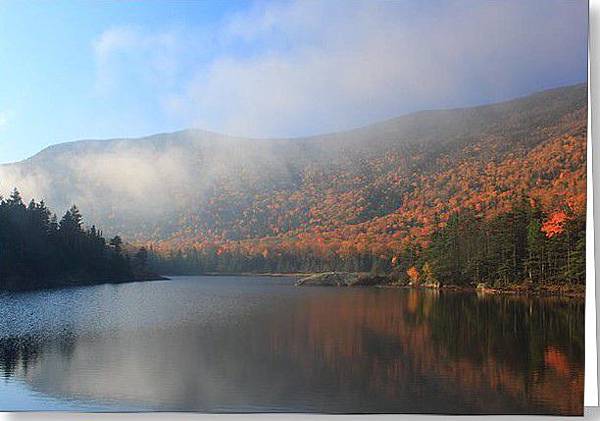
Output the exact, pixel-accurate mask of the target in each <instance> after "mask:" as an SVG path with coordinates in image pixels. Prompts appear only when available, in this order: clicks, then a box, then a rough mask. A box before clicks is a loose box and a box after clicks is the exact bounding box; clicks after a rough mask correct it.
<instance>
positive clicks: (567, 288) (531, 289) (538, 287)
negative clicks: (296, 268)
mask: <svg viewBox="0 0 600 421" xmlns="http://www.w3.org/2000/svg"><path fill="white" fill-rule="evenodd" d="M327 273H336V272H316V273H298V272H293V273H281V272H273V273H253V272H207V273H203V274H196V275H182V276H267V277H274V278H286V277H288V278H297V279H298V280H299V281H300V280H302V279H306V278H309V277H312V276H323V275H324V274H327ZM337 273H340V274H342V272H337ZM173 276H175V275H173ZM378 276H379V277H386V276H387V275H378ZM305 286H329V287H340V288H343V287H346V288H348V287H355V288H365V287H372V288H389V289H414V290H434V291H435V290H441V291H456V292H476V293H479V294H482V295H514V296H538V297H568V298H579V299H581V298H585V285H561V284H550V283H549V284H525V285H506V286H502V287H492V286H481V285H480V286H475V285H471V286H465V285H453V284H443V285H440V286H439V287H433V286H430V285H425V284H421V285H408V284H401V283H394V282H392V281H390V282H389V283H375V284H371V285H347V286H346V285H333V284H313V285H309V284H307V285H305Z"/></svg>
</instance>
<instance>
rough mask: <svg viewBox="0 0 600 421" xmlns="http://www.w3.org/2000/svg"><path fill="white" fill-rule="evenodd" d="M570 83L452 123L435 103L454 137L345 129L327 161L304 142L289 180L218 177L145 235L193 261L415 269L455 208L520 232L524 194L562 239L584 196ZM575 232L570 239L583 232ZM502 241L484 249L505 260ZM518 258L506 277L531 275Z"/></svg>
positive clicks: (165, 253) (579, 122)
mask: <svg viewBox="0 0 600 421" xmlns="http://www.w3.org/2000/svg"><path fill="white" fill-rule="evenodd" d="M565 89H567V90H566V91H564V92H563V91H561V92H562V93H561V95H558V94H557V95H556V96H552V97H551V98H546V97H544V96H543V95H544V94H540V95H542V96H539V97H536V96H534V97H528V98H526V99H524V100H518V101H515V102H514V103H507V104H505V105H502V106H496V108H490V109H489V110H488V109H486V108H484V109H481V111H479V112H478V114H476V115H475V116H474V117H469V118H471V120H469V121H468V122H465V121H461V120H460V118H462V117H460V118H459V117H452V118H455V119H458V120H456V121H457V122H455V123H452V124H453V125H451V124H450V123H446V122H445V120H444V118H450V117H446V115H445V114H443V113H442V112H440V113H439V115H438V116H437V117H436V118H437V119H438V120H439V121H442V122H443V123H440V127H445V126H444V124H446V125H447V126H448V131H447V133H452V135H451V137H449V138H445V137H444V134H445V132H444V131H440V132H436V131H427V130H425V129H423V130H421V132H422V133H434V134H428V135H427V136H426V137H423V138H419V137H415V138H412V139H408V140H407V139H398V141H397V142H395V141H393V140H389V139H387V138H386V139H385V140H381V139H378V138H373V139H372V141H371V142H369V143H364V142H362V143H348V147H347V148H344V147H343V146H340V145H343V143H342V141H343V139H342V140H340V143H333V141H331V144H330V149H332V150H333V149H335V151H336V152H335V156H330V155H327V153H328V152H327V149H323V151H324V152H323V155H324V157H323V159H319V158H318V157H314V156H313V157H312V159H311V160H309V161H307V160H306V157H305V156H304V155H302V150H301V149H299V150H298V158H297V160H296V162H295V163H293V164H289V165H288V167H287V170H286V171H287V173H286V174H287V175H285V176H284V175H282V177H284V178H282V179H278V181H273V179H272V178H271V179H269V180H270V181H269V182H268V183H267V184H265V180H264V179H263V178H260V177H258V178H256V179H252V174H251V173H244V177H245V178H244V182H246V183H247V185H248V186H252V187H248V188H246V189H245V190H239V189H237V190H236V187H235V186H236V184H235V183H234V182H233V180H230V179H222V180H217V186H216V188H215V189H214V191H213V192H212V193H211V196H210V197H209V198H208V199H207V200H206V202H205V203H203V204H202V205H201V209H202V210H201V211H200V212H199V214H198V215H196V216H194V217H193V218H192V217H188V218H186V219H185V220H184V222H183V223H184V225H185V229H182V230H180V231H178V232H177V233H175V234H174V235H172V236H170V237H169V238H168V239H163V240H160V241H154V242H145V243H144V244H145V245H148V246H150V247H152V248H153V250H155V252H156V253H157V254H158V255H160V256H162V258H163V260H165V261H166V260H168V258H170V259H171V261H172V262H173V261H175V260H177V261H179V262H180V263H178V264H183V263H182V262H184V261H185V262H186V263H185V265H188V267H189V268H194V267H195V268H196V270H198V271H206V270H210V271H228V272H230V271H235V270H243V271H247V270H252V271H254V270H255V271H315V270H329V269H344V270H373V271H392V270H398V271H400V273H402V276H408V277H410V275H408V274H407V273H406V270H407V268H408V267H407V266H406V265H407V264H410V265H411V266H415V267H418V268H420V267H422V265H423V264H424V263H425V262H424V261H423V259H424V257H423V256H424V255H425V250H428V249H429V246H430V244H431V242H432V241H433V240H434V239H435V237H436V235H438V234H439V232H441V231H443V230H444V229H446V227H447V225H448V222H449V220H450V219H451V217H452V216H453V215H457V214H458V215H460V214H465V215H469V217H470V218H471V217H472V218H473V220H474V221H477V224H478V226H481V227H482V228H481V229H482V230H483V232H484V231H485V230H486V227H487V226H488V225H489V226H494V227H496V225H497V224H498V223H499V222H498V221H502V223H504V224H506V226H505V227H504V228H503V229H504V231H505V232H504V231H503V230H502V229H500V228H494V229H495V230H496V231H495V232H496V233H497V238H496V237H494V238H495V239H494V241H496V242H499V241H505V240H504V238H507V239H510V238H515V237H514V236H515V235H517V233H511V232H510V231H511V227H512V225H511V224H512V222H511V221H510V218H512V217H514V215H513V214H512V212H513V211H514V210H515V207H516V206H518V207H520V208H524V204H526V205H527V207H528V209H529V210H528V212H529V213H530V214H531V215H530V216H528V219H527V221H530V220H531V221H533V220H535V221H537V222H539V225H540V226H539V227H538V228H536V230H537V231H536V232H539V233H541V234H542V235H543V236H544V237H545V238H546V240H548V241H549V240H552V241H554V242H556V243H558V242H560V241H561V237H562V236H564V234H565V233H566V232H567V231H569V230H573V229H578V230H579V229H581V226H582V224H581V223H579V221H582V220H583V221H584V220H585V216H584V215H585V200H586V197H585V191H586V161H585V160H586V158H585V157H586V133H587V105H586V101H585V95H584V94H585V89H584V88H582V87H577V88H565ZM498 107H500V108H498ZM488 111H489V112H488ZM492 111H493V112H492ZM464 118H466V117H464ZM438 120H435V119H434V120H433V121H436V122H437V121H438ZM448 121H450V120H448ZM451 121H455V120H451ZM421 124H424V123H421ZM457 124H462V125H464V130H463V131H462V132H461V131H460V130H457V129H456V125H457ZM421 132H419V131H418V130H417V129H415V133H421ZM412 136H418V135H412ZM382 139H383V138H382ZM307 147H308V146H307ZM290 174H291V175H290ZM532 215H533V216H532ZM535 221H533V222H531V224H532V225H535V224H536V223H537V222H535ZM528 223H529V222H528ZM584 226H585V224H584V223H583V227H584ZM522 229H523V231H520V233H519V234H518V235H520V236H521V237H523V238H525V237H527V235H528V234H527V232H528V230H530V228H528V226H524V227H523V228H522ZM571 234H573V232H571ZM575 234H576V235H571V236H570V240H569V241H571V240H572V239H573V238H575V237H577V236H580V234H581V233H580V232H577V233H575ZM477 235H479V234H477ZM482 235H483V234H482ZM511 236H512V237H511ZM532 236H533V237H535V235H533V234H532ZM533 237H532V238H533ZM489 240H490V238H488V239H487V240H486V239H485V238H483V237H482V238H479V237H478V240H477V241H483V242H485V241H489ZM555 240H556V241H555ZM474 241H475V240H474ZM506 241H509V240H506ZM510 241H512V240H510ZM523 241H524V242H525V243H526V241H525V240H523ZM525 243H524V244H525ZM540 247H542V246H540ZM544 247H546V246H545V245H544ZM565 247H566V246H565ZM569 247H570V248H568V247H567V248H564V249H561V250H557V251H556V253H563V252H564V253H567V254H568V255H569V256H570V255H571V252H573V247H575V246H573V245H570V246H569ZM526 248H527V247H526V245H525V246H523V250H524V251H527V250H526ZM546 249H548V247H546V248H545V249H544V250H546ZM508 250H509V247H508V246H507V248H506V251H502V252H500V251H499V253H507V254H506V256H504V255H503V256H501V257H500V256H495V257H492V256H488V257H486V258H488V259H491V258H493V259H506V260H507V261H511V257H510V256H509V254H510V252H509V251H508ZM519 252H521V250H520V251H519ZM545 252H546V251H544V253H545ZM553 253H554V252H553ZM549 256H551V257H550V258H551V259H555V255H554V254H551V255H549ZM419 259H421V260H419ZM523 259H525V257H523ZM514 260H515V259H514V258H512V261H514ZM557 264H558V263H557ZM540 265H542V264H540ZM175 266H177V265H175V264H173V267H175ZM484 266H485V267H489V265H488V264H486V265H484ZM513 266H514V264H513ZM518 266H519V267H518V268H513V269H511V271H512V273H513V275H511V277H510V279H511V280H513V281H516V279H513V277H516V276H525V275H526V273H525V272H526V271H525V270H524V269H523V270H521V266H524V263H522V264H521V263H519V265H518ZM542 266H543V271H544V273H547V272H546V269H547V268H548V265H547V264H546V263H544V264H543V265H542ZM542 266H540V268H541V267H542ZM482 268H483V266H482ZM484 269H485V268H483V269H481V270H484ZM481 270H480V273H481ZM485 270H487V269H485ZM502 270H504V269H502ZM539 270H540V272H541V271H542V269H539ZM570 270H571V259H570V257H569V271H570ZM473 273H475V272H473ZM503 273H504V272H503ZM506 273H508V272H506ZM557 273H558V272H557ZM435 275H439V274H435ZM474 276H476V275H474ZM477 276H479V275H477ZM489 276H490V277H492V276H496V275H491V274H490V275H489ZM556 276H559V275H556ZM578 276H579V275H578ZM500 277H501V278H504V275H502V276H500ZM527 277H528V275H527ZM508 278H509V277H506V279H508ZM544 279H546V278H545V277H544ZM573 279H574V278H573Z"/></svg>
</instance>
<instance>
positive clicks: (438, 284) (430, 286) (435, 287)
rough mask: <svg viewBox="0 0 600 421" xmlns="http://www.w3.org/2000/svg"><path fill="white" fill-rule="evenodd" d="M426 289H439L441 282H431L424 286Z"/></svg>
mask: <svg viewBox="0 0 600 421" xmlns="http://www.w3.org/2000/svg"><path fill="white" fill-rule="evenodd" d="M423 286H424V287H425V288H433V289H439V288H440V287H441V286H442V284H441V283H440V282H439V281H435V282H429V283H427V284H424V285H423Z"/></svg>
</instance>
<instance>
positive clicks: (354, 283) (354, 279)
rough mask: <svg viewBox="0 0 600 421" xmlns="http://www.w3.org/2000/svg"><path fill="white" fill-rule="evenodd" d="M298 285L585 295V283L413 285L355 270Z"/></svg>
mask: <svg viewBox="0 0 600 421" xmlns="http://www.w3.org/2000/svg"><path fill="white" fill-rule="evenodd" d="M296 286H329V287H369V286H371V287H373V286H374V287H381V288H428V289H444V290H450V291H476V292H477V293H479V294H514V295H559V296H566V297H577V298H582V297H585V286H584V285H553V284H543V285H540V284H534V283H530V282H525V283H523V284H518V285H503V286H491V285H488V284H487V283H483V282H480V283H477V284H475V283H474V284H472V285H452V284H441V283H440V282H434V283H423V284H412V283H410V282H408V283H403V282H398V281H397V280H396V279H394V278H393V277H392V276H391V275H383V274H371V273H356V272H324V273H317V274H313V275H309V276H306V277H302V278H300V279H298V281H296Z"/></svg>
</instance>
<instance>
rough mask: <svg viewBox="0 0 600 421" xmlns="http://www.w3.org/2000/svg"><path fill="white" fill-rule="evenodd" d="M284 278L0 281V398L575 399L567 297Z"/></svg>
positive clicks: (578, 383) (497, 405) (88, 405)
mask: <svg viewBox="0 0 600 421" xmlns="http://www.w3.org/2000/svg"><path fill="white" fill-rule="evenodd" d="M293 282H294V279H292V278H285V277H281V278H279V277H259V276H256V277H234V276H231V277H230V276H214V277H210V276H193V277H192V276H190V277H174V278H173V279H172V280H170V281H157V282H145V283H128V284H119V285H99V286H91V287H81V288H68V289H57V290H45V291H37V292H20V293H0V375H1V376H2V378H0V410H2V411H15V410H28V409H35V410H81V411H137V410H160V411H202V412H280V411H284V412H325V413H357V412H359V413H360V412H383V413H389V412H394V413H395V412H401V413H421V412H425V413H494V414H496V413H539V414H546V413H547V414H581V413H582V411H583V384H584V381H583V379H584V306H583V300H575V299H561V298H558V297H550V298H540V297H534V298H527V297H511V296H494V295H481V294H479V295H478V294H476V293H475V292H472V293H466V292H465V293H459V292H446V291H431V290H414V289H392V288H331V287H303V288H299V287H294V286H293ZM557 397H559V398H558V399H557Z"/></svg>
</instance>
